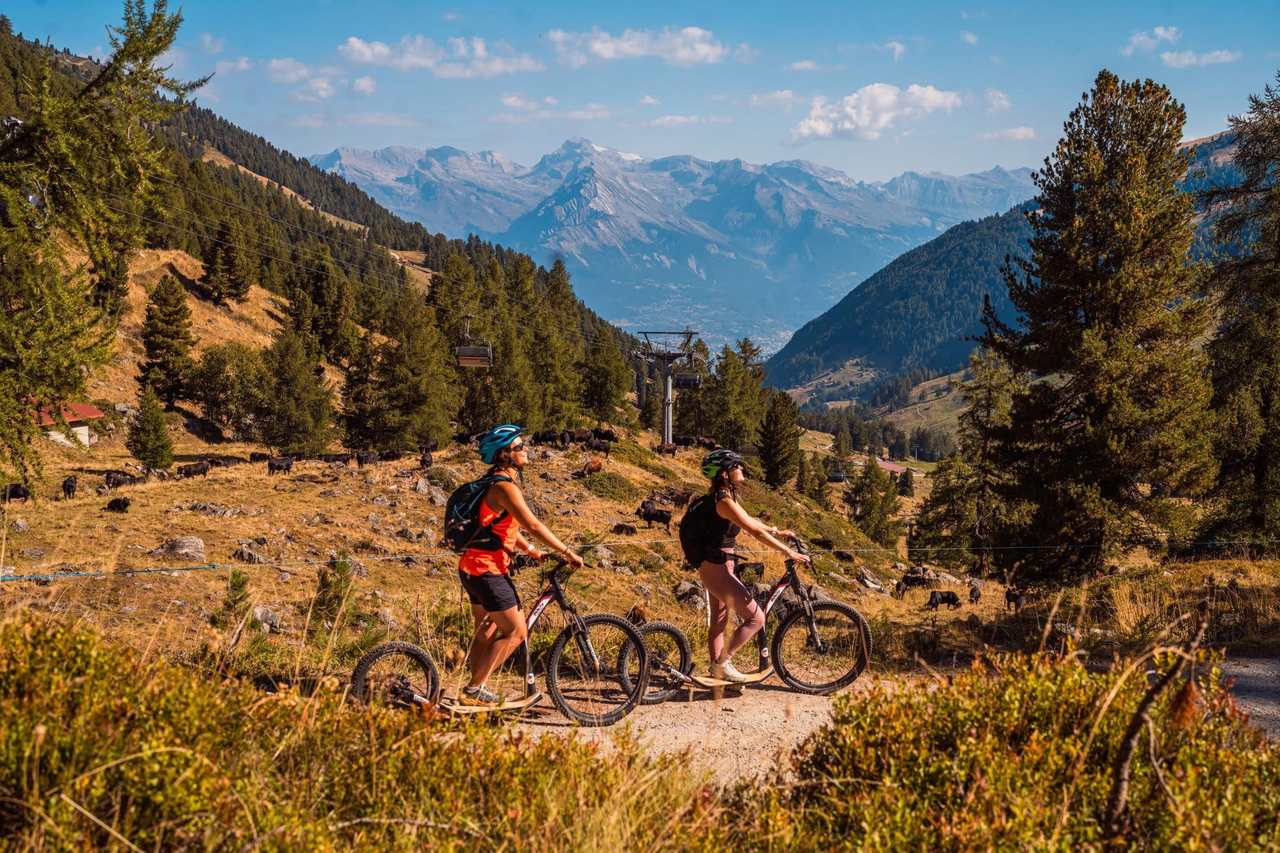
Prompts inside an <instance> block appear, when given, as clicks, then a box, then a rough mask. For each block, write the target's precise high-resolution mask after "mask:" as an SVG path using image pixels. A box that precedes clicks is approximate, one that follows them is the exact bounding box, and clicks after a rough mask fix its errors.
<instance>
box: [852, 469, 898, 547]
mask: <svg viewBox="0 0 1280 853" xmlns="http://www.w3.org/2000/svg"><path fill="white" fill-rule="evenodd" d="M844 500H845V503H846V504H848V506H849V511H850V517H851V518H852V519H853V523H854V524H855V525H857V527H858V529H859V530H861V531H862V532H863V533H865V534H866V535H867V538H868V539H870V540H871V541H872V542H875V543H876V544H877V545H880V546H882V547H885V548H893V547H894V546H895V545H896V544H897V542H898V537H899V536H901V535H902V527H903V525H902V522H901V521H898V520H897V519H895V518H894V517H893V516H894V514H895V513H897V511H898V508H899V506H900V504H899V501H898V487H897V486H896V485H895V484H894V482H893V479H892V478H890V476H889V474H888V472H887V471H885V470H884V469H883V468H881V467H880V465H879V463H877V462H876V460H875V459H868V460H867V464H866V465H864V466H863V467H862V474H861V475H860V476H859V477H858V479H857V480H855V481H854V482H853V484H852V485H850V486H849V488H848V489H846V490H845V494H844Z"/></svg>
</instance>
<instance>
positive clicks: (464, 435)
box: [453, 432, 475, 444]
mask: <svg viewBox="0 0 1280 853" xmlns="http://www.w3.org/2000/svg"><path fill="white" fill-rule="evenodd" d="M474 437H475V436H473V435H472V434H471V433H469V432H460V433H457V434H456V435H454V437H453V440H454V441H456V442H457V443H458V444H470V443H471V440H472V439H473V438H474Z"/></svg>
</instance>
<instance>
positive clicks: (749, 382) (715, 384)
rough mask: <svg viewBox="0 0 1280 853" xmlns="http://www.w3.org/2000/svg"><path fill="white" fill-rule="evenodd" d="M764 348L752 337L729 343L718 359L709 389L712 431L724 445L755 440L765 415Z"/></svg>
mask: <svg viewBox="0 0 1280 853" xmlns="http://www.w3.org/2000/svg"><path fill="white" fill-rule="evenodd" d="M759 355H760V350H759V349H758V348H757V347H756V346H755V344H753V343H752V342H751V340H750V339H748V338H743V339H742V340H740V341H738V344H737V348H736V349H733V348H730V347H728V346H726V347H724V348H723V349H722V350H721V351H720V356H719V358H717V359H716V369H715V373H714V375H713V376H712V378H711V382H710V383H709V387H708V393H707V405H708V408H709V411H708V416H709V418H710V420H711V424H712V432H711V434H712V435H713V436H714V437H715V439H716V441H718V442H719V443H720V444H721V445H722V446H724V447H732V448H737V449H739V450H741V449H743V448H745V447H747V446H748V445H751V444H754V443H755V440H756V435H757V433H758V431H759V429H760V422H761V420H763V418H764V401H765V390H764V370H763V368H762V367H761V365H760V363H759Z"/></svg>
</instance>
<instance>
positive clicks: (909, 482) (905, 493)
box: [898, 468, 916, 498]
mask: <svg viewBox="0 0 1280 853" xmlns="http://www.w3.org/2000/svg"><path fill="white" fill-rule="evenodd" d="M898 495H899V496H901V497H904V498H914V497H915V496H916V477H915V474H913V473H912V472H911V469H910V468H908V469H907V470H905V471H903V472H902V474H901V475H899V477H898Z"/></svg>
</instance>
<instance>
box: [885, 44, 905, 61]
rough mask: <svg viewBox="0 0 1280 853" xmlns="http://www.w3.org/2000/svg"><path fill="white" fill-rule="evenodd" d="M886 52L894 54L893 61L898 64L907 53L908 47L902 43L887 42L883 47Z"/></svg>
mask: <svg viewBox="0 0 1280 853" xmlns="http://www.w3.org/2000/svg"><path fill="white" fill-rule="evenodd" d="M881 47H883V48H884V49H885V50H887V51H889V52H890V53H892V54H893V61H894V62H897V61H898V60H899V59H901V58H902V56H903V54H905V53H906V52H907V46H906V45H905V44H903V43H902V42H900V41H887V42H885V43H884V44H883V45H881Z"/></svg>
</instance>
